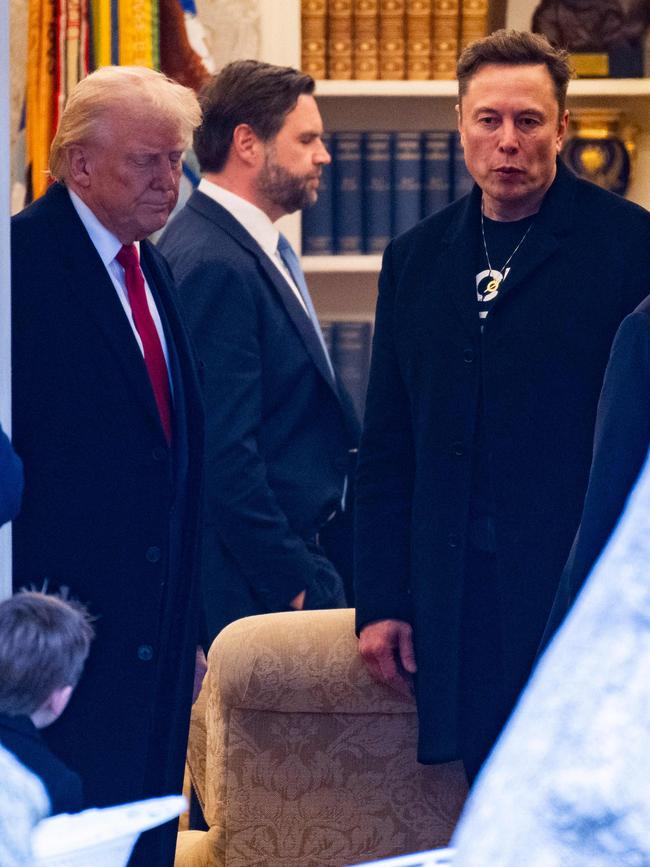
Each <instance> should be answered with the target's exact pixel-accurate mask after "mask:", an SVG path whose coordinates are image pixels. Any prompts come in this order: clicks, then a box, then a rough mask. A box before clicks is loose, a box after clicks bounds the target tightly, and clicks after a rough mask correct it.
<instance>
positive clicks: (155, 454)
mask: <svg viewBox="0 0 650 867" xmlns="http://www.w3.org/2000/svg"><path fill="white" fill-rule="evenodd" d="M151 457H152V458H153V459H154V461H157V462H158V463H162V461H166V460H167V449H166V448H164V446H156V447H155V448H154V449H152V450H151Z"/></svg>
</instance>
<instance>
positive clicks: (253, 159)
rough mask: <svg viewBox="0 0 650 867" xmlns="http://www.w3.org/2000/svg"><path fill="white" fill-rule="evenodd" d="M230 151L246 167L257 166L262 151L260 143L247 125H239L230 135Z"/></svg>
mask: <svg viewBox="0 0 650 867" xmlns="http://www.w3.org/2000/svg"><path fill="white" fill-rule="evenodd" d="M231 147H232V150H233V151H234V153H235V154H236V155H237V156H238V157H239V159H240V160H241V161H242V162H244V163H246V165H248V166H255V165H257V163H258V161H259V158H260V154H261V153H262V151H263V147H262V141H261V139H260V138H259V136H257V134H256V133H255V132H254V131H253V129H252V127H251V126H249V124H247V123H240V124H238V126H236V127H235V129H234V130H233V134H232V145H231Z"/></svg>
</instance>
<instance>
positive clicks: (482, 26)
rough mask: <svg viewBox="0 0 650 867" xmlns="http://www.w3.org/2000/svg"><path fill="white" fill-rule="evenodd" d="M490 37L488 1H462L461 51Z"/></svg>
mask: <svg viewBox="0 0 650 867" xmlns="http://www.w3.org/2000/svg"><path fill="white" fill-rule="evenodd" d="M487 35H488V0H461V14H460V51H462V50H463V49H464V48H466V47H467V46H468V45H469V43H470V42H474V40H475V39H483V37H484V36H487Z"/></svg>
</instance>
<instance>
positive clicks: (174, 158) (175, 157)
mask: <svg viewBox="0 0 650 867" xmlns="http://www.w3.org/2000/svg"><path fill="white" fill-rule="evenodd" d="M182 158H183V154H182V153H181V152H180V151H178V152H174V153H173V154H170V155H169V162H170V163H171V164H172V165H173V166H177V165H178V164H179V163H180V161H181V159H182Z"/></svg>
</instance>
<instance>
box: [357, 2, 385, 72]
mask: <svg viewBox="0 0 650 867" xmlns="http://www.w3.org/2000/svg"><path fill="white" fill-rule="evenodd" d="M353 19H354V20H353V24H354V43H353V55H354V77H355V78H360V79H364V80H366V81H369V80H373V79H375V78H377V77H378V75H379V42H378V39H377V31H378V23H379V0H354V8H353Z"/></svg>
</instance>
